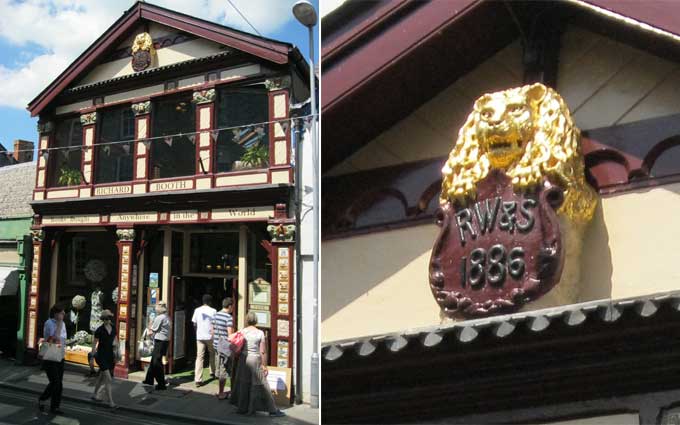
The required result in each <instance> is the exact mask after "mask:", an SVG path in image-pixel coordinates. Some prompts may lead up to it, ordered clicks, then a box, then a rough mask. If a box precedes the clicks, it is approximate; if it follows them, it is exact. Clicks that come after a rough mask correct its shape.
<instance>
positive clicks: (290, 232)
mask: <svg viewBox="0 0 680 425" xmlns="http://www.w3.org/2000/svg"><path fill="white" fill-rule="evenodd" d="M267 232H269V236H270V237H271V239H272V242H294V241H295V225H294V224H270V225H269V226H267Z"/></svg>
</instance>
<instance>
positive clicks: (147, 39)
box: [132, 32, 153, 53]
mask: <svg viewBox="0 0 680 425" xmlns="http://www.w3.org/2000/svg"><path fill="white" fill-rule="evenodd" d="M139 50H147V51H149V52H150V53H153V40H152V39H151V35H149V33H148V32H143V33H141V34H137V36H136V37H135V41H134V42H133V43H132V53H135V52H137V51H139Z"/></svg>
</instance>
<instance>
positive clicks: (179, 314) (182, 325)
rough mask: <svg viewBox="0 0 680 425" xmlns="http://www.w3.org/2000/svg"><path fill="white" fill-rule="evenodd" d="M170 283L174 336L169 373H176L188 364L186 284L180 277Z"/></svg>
mask: <svg viewBox="0 0 680 425" xmlns="http://www.w3.org/2000/svg"><path fill="white" fill-rule="evenodd" d="M170 282H171V284H170V294H169V297H168V314H169V315H170V322H171V323H172V335H171V336H170V344H169V345H168V373H175V371H176V370H178V369H179V368H181V367H183V366H184V365H185V364H186V323H187V317H186V307H185V305H184V304H185V303H184V299H185V294H186V282H185V280H184V279H182V278H181V277H180V276H172V278H171V280H170Z"/></svg>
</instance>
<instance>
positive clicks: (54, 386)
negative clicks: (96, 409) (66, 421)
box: [38, 304, 66, 415]
mask: <svg viewBox="0 0 680 425" xmlns="http://www.w3.org/2000/svg"><path fill="white" fill-rule="evenodd" d="M64 314H65V313H64V307H62V306H61V305H59V304H55V305H54V306H52V308H51V309H50V319H49V320H48V321H47V322H45V327H44V330H43V340H42V341H41V344H40V352H39V354H38V356H39V357H41V358H42V359H43V360H42V369H43V370H44V371H45V373H46V374H47V379H48V380H49V384H47V387H46V388H45V391H43V393H42V395H41V396H40V398H39V399H38V409H40V411H41V412H44V411H45V404H44V402H45V401H46V400H47V399H50V412H51V413H54V414H59V415H61V414H64V412H63V411H62V410H61V409H59V405H60V404H61V393H62V380H63V379H64V354H65V348H64V347H65V344H66V326H64Z"/></svg>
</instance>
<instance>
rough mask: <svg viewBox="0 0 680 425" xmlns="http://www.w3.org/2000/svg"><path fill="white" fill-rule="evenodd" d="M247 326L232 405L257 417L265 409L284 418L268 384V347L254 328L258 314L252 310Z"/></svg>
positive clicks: (232, 391) (262, 336) (242, 331)
mask: <svg viewBox="0 0 680 425" xmlns="http://www.w3.org/2000/svg"><path fill="white" fill-rule="evenodd" d="M246 323H247V324H248V326H247V327H246V328H244V329H242V330H241V333H243V337H244V339H245V343H244V346H243V351H241V354H240V356H239V360H238V367H237V369H236V379H235V380H234V383H233V384H232V389H231V399H230V402H231V403H232V404H234V405H236V407H237V410H236V413H240V414H247V415H254V414H255V412H256V411H258V410H259V411H262V410H263V411H266V412H269V415H270V416H285V414H284V413H283V412H281V411H280V410H279V409H278V408H277V407H276V404H275V403H274V397H272V393H271V389H270V388H269V383H268V382H267V374H268V373H269V371H268V370H267V366H266V364H267V360H266V359H267V344H266V342H265V337H264V332H262V331H261V330H259V329H258V328H257V327H255V325H257V316H256V315H255V313H253V312H252V311H251V312H249V313H248V314H247V315H246Z"/></svg>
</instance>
